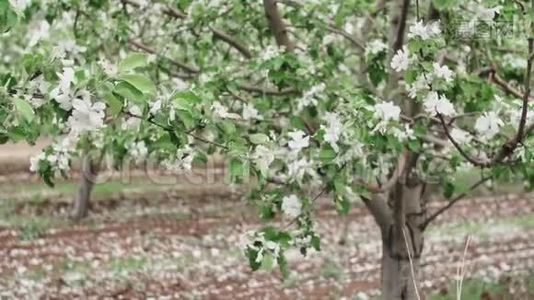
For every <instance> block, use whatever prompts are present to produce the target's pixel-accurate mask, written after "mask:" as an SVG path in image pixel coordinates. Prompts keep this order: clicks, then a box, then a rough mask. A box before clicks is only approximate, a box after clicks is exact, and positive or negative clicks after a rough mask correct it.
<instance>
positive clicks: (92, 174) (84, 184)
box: [71, 155, 97, 220]
mask: <svg viewBox="0 0 534 300" xmlns="http://www.w3.org/2000/svg"><path fill="white" fill-rule="evenodd" d="M96 175H97V168H95V167H93V165H92V161H91V157H90V156H89V155H84V156H83V158H82V169H81V177H80V186H79V188H78V195H77V197H76V198H75V200H74V205H73V206H74V207H73V211H72V215H71V217H72V218H73V219H75V220H80V219H83V218H85V217H87V215H88V213H89V201H90V199H91V191H92V190H93V185H94V183H95V179H96Z"/></svg>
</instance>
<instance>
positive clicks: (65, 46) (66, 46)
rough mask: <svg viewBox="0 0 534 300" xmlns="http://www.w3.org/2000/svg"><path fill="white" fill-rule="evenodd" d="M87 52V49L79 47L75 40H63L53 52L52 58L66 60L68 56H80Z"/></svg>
mask: <svg viewBox="0 0 534 300" xmlns="http://www.w3.org/2000/svg"><path fill="white" fill-rule="evenodd" d="M85 51H87V48H86V47H83V46H78V45H77V44H76V41H75V40H61V41H59V42H58V43H57V46H56V47H54V49H53V50H52V57H54V58H65V57H66V56H67V54H70V55H78V54H80V53H84V52H85Z"/></svg>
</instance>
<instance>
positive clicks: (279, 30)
mask: <svg viewBox="0 0 534 300" xmlns="http://www.w3.org/2000/svg"><path fill="white" fill-rule="evenodd" d="M263 7H264V10H265V15H266V16H267V20H268V21H269V27H270V28H271V30H272V31H273V33H274V38H275V39H276V43H277V44H278V46H279V47H282V46H283V47H285V48H286V51H287V52H292V51H293V49H295V45H294V44H293V42H292V41H291V40H290V39H289V35H288V32H287V26H286V24H285V23H284V20H282V16H281V15H280V12H279V11H278V7H277V6H276V1H275V0H263Z"/></svg>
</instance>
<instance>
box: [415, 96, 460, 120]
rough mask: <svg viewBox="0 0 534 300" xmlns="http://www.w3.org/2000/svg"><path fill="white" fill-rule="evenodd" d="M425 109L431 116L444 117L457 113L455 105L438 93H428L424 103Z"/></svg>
mask: <svg viewBox="0 0 534 300" xmlns="http://www.w3.org/2000/svg"><path fill="white" fill-rule="evenodd" d="M423 106H424V109H425V111H426V112H427V113H429V114H431V115H436V114H441V115H443V116H452V115H454V114H455V113H456V111H455V109H454V105H453V104H452V103H451V102H450V101H449V99H447V97H445V96H444V95H441V96H440V95H438V93H437V92H435V91H431V92H430V93H428V95H427V96H426V98H425V99H424V102H423Z"/></svg>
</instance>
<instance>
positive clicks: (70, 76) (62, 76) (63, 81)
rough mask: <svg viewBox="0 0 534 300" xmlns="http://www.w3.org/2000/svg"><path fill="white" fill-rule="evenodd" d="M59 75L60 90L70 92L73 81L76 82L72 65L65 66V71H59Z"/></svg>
mask: <svg viewBox="0 0 534 300" xmlns="http://www.w3.org/2000/svg"><path fill="white" fill-rule="evenodd" d="M57 76H58V77H59V85H58V88H59V90H60V91H62V92H64V93H68V92H69V91H70V85H71V83H74V82H75V76H74V69H73V68H70V67H67V68H63V73H57Z"/></svg>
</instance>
